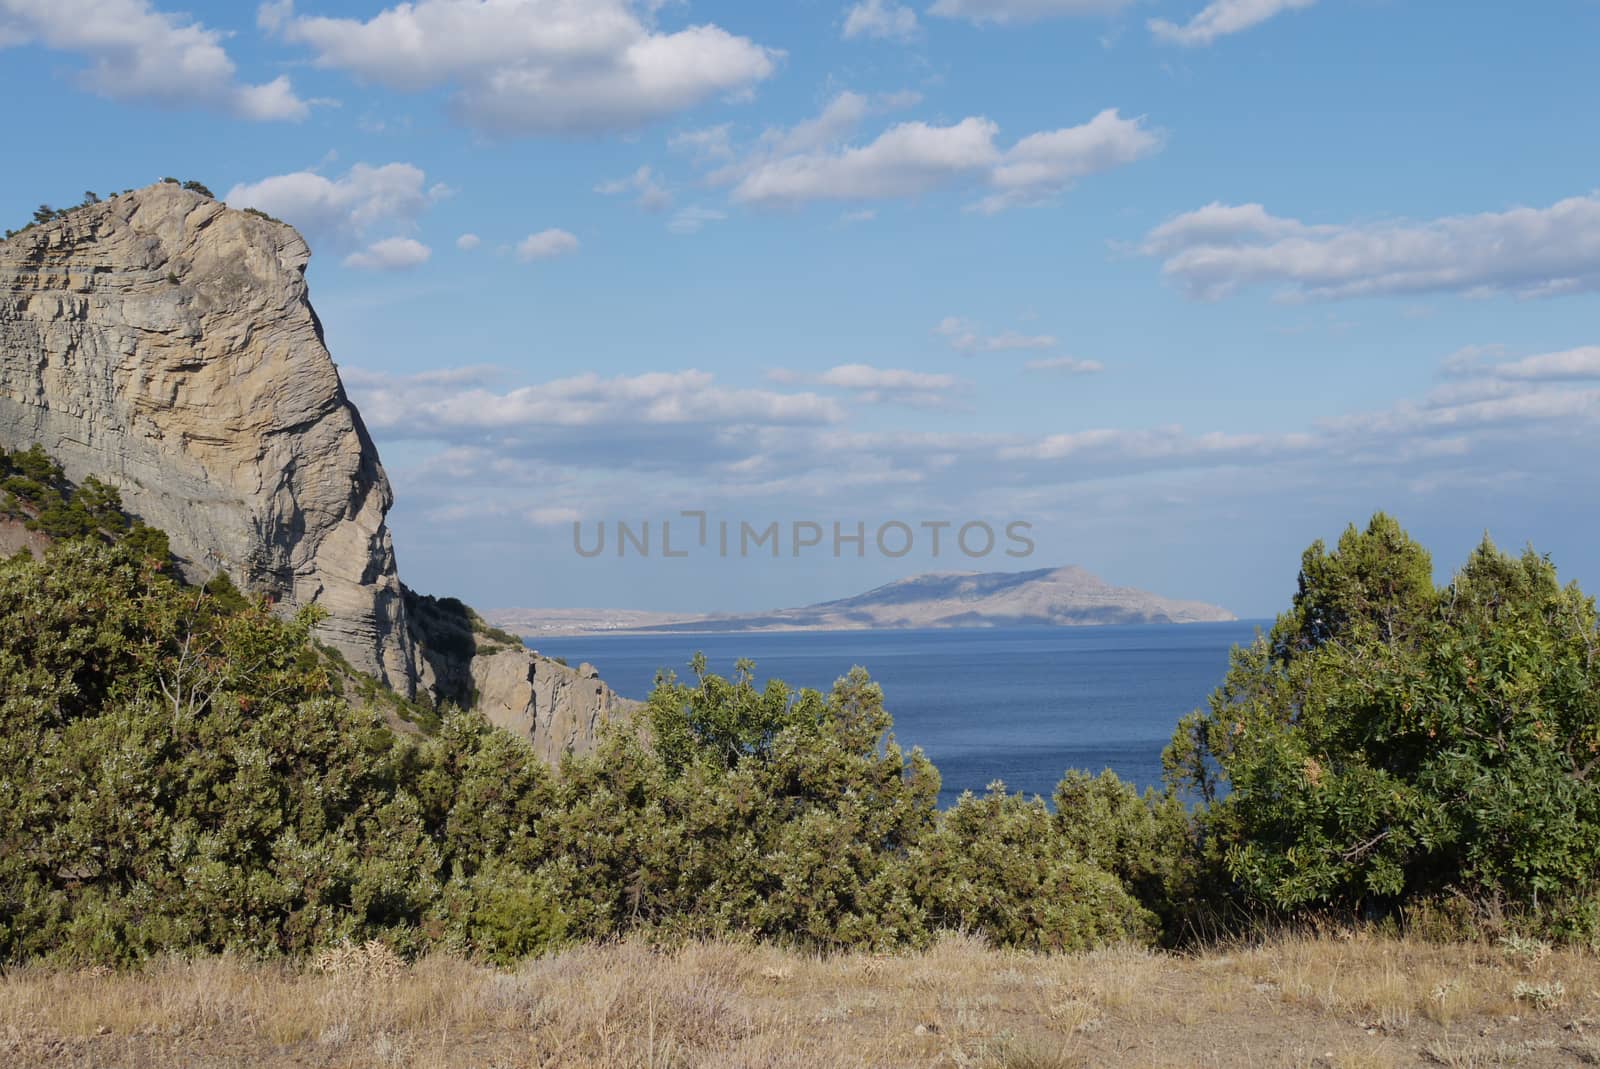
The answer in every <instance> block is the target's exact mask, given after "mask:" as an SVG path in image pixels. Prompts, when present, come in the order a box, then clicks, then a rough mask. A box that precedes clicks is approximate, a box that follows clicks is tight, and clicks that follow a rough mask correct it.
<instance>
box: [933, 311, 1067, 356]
mask: <svg viewBox="0 0 1600 1069" xmlns="http://www.w3.org/2000/svg"><path fill="white" fill-rule="evenodd" d="M933 332H934V333H935V334H938V335H939V336H941V337H943V338H945V339H946V340H948V341H949V343H950V348H952V349H954V350H956V352H958V353H967V354H969V355H970V354H972V353H1001V352H1014V351H1016V350H1019V349H1035V350H1037V349H1054V348H1055V347H1056V344H1057V342H1056V339H1055V338H1054V337H1053V336H1051V335H1049V334H1021V333H1018V332H1017V331H1014V330H1007V331H1002V332H1001V333H999V334H993V335H988V336H985V335H984V334H983V333H982V330H981V329H980V327H979V325H978V324H977V323H974V322H973V321H972V320H970V319H962V318H961V317H960V316H946V317H945V318H944V319H941V320H940V321H939V323H938V325H937V326H935V327H934V328H933Z"/></svg>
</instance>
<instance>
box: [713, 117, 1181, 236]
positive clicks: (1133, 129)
mask: <svg viewBox="0 0 1600 1069" xmlns="http://www.w3.org/2000/svg"><path fill="white" fill-rule="evenodd" d="M868 108H869V102H868V101H867V99H866V98H864V97H861V96H860V95H858V94H853V93H844V94H840V95H839V96H838V97H836V98H835V99H834V100H833V101H832V102H831V103H830V104H829V105H828V107H827V108H826V109H825V110H824V111H823V112H822V114H821V115H820V116H818V117H817V118H816V119H812V120H809V121H807V122H805V123H801V124H799V125H797V126H795V127H792V128H790V129H788V130H783V131H769V132H768V134H767V135H766V136H765V137H764V138H763V140H762V144H761V145H760V146H759V147H758V149H757V151H756V152H754V153H753V154H752V156H751V158H750V159H749V160H747V161H745V162H744V163H743V164H735V165H731V166H729V167H726V168H724V169H722V170H721V171H720V172H718V173H716V174H714V175H713V176H712V179H713V180H714V181H723V182H731V183H732V184H733V194H732V195H733V198H734V199H735V200H739V201H745V202H749V203H760V204H799V203H803V202H806V201H813V200H876V199H884V198H891V197H906V196H915V195H917V194H921V193H928V192H932V191H935V190H941V189H951V188H979V189H982V188H987V189H989V190H990V192H989V194H988V195H987V196H985V197H984V198H983V199H981V200H980V201H979V202H978V203H977V204H975V205H974V206H973V207H974V208H976V209H977V210H980V211H985V212H994V211H999V210H1002V209H1004V208H1006V207H1010V206H1013V205H1017V204H1026V203H1033V202H1038V201H1041V200H1046V199H1049V198H1050V197H1053V196H1056V195H1058V194H1059V193H1061V192H1062V191H1063V190H1064V189H1066V187H1067V186H1068V185H1070V184H1071V182H1072V181H1073V180H1075V179H1077V178H1081V177H1084V176H1086V175H1090V174H1096V173H1100V172H1103V171H1108V170H1111V169H1112V168H1115V167H1118V166H1121V165H1123V164H1127V163H1132V162H1134V161H1136V160H1139V159H1142V158H1144V157H1146V156H1149V155H1151V154H1153V153H1154V152H1156V151H1158V150H1159V148H1160V146H1161V139H1160V136H1159V134H1157V133H1156V132H1153V131H1151V130H1149V129H1148V128H1146V126H1145V125H1144V121H1143V120H1142V119H1124V118H1123V117H1122V116H1121V115H1120V114H1118V112H1117V111H1116V110H1115V109H1108V110H1106V111H1103V112H1101V113H1100V114H1099V115H1097V116H1095V117H1094V118H1093V119H1092V120H1090V121H1089V122H1087V123H1084V124H1083V125H1081V126H1075V127H1070V128H1066V129H1062V130H1052V131H1045V132H1041V133H1036V134H1031V135H1029V136H1027V137H1024V138H1023V139H1022V140H1020V141H1018V142H1017V143H1016V144H1015V145H1013V146H1011V147H1010V148H1009V149H1001V148H1000V147H999V146H998V145H997V144H996V143H995V139H996V137H997V136H998V134H999V127H998V126H997V125H996V124H995V123H993V122H991V121H990V120H988V119H986V118H982V117H980V116H970V117H968V118H965V119H962V120H961V121H959V122H956V123H953V124H950V125H946V126H935V125H930V124H928V123H925V122H905V123H900V124H898V125H896V126H893V127H890V128H889V129H888V130H886V131H884V132H883V133H882V134H880V135H878V137H876V138H875V139H873V140H872V141H870V142H867V143H866V144H864V145H847V144H843V143H842V141H843V139H844V138H845V137H847V136H848V135H849V134H850V133H851V132H852V131H853V130H854V129H855V128H856V127H857V126H858V125H859V123H860V122H861V120H862V118H863V117H864V116H865V115H866V114H867V113H868Z"/></svg>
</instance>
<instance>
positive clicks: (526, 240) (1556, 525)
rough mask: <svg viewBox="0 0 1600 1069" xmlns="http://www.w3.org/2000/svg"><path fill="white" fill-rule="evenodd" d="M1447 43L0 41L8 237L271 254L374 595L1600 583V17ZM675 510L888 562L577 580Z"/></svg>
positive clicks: (1102, 2)
mask: <svg viewBox="0 0 1600 1069" xmlns="http://www.w3.org/2000/svg"><path fill="white" fill-rule="evenodd" d="M1443 10H1444V9H1442V8H1441V7H1440V6H1439V5H1435V4H1420V3H1404V2H1400V0H1215V2H1213V3H1210V4H1209V5H1208V4H1207V3H1205V0H1148V2H1138V0H936V2H935V0H918V2H916V3H913V4H909V5H908V4H901V3H896V2H894V0H881V2H867V3H851V2H849V0H830V2H821V0H816V2H812V0H802V2H795V3H783V4H760V5H757V4H749V3H744V4H734V3H703V2H664V3H663V2H659V0H656V2H648V0H641V2H633V3H630V2H627V0H416V2H414V3H412V4H407V5H399V6H393V7H386V6H384V5H382V4H380V3H353V2H333V0H328V2H317V0H297V2H296V3H294V4H290V3H282V2H279V3H268V4H265V5H262V6H261V7H260V8H251V7H249V6H248V5H232V4H227V5H224V4H191V5H189V6H186V7H177V6H164V5H163V4H158V3H156V2H152V0H51V2H48V3H46V2H42V0H39V2H35V0H0V89H3V90H4V92H5V93H6V94H7V96H8V98H9V99H10V100H11V101H12V102H13V106H12V107H11V108H10V109H8V112H9V113H8V130H7V145H8V147H9V150H8V153H7V161H6V162H7V164H8V165H7V166H5V167H0V204H9V205H10V206H11V207H10V208H9V209H7V211H8V212H9V214H10V216H12V217H13V218H14V219H16V220H17V221H18V222H20V221H22V220H24V219H26V217H27V215H28V213H29V212H30V211H31V209H32V208H33V206H34V205H37V204H39V203H41V202H48V203H53V204H68V203H74V202H76V201H77V200H78V199H79V197H80V196H81V194H82V191H83V189H84V188H85V187H88V188H92V189H95V190H98V191H100V192H105V191H107V190H113V189H124V188H128V187H132V186H137V185H143V184H146V183H148V182H150V181H153V180H155V179H157V178H159V177H161V176H163V175H168V174H171V175H176V176H178V177H180V178H195V179H199V180H201V181H204V182H205V183H206V184H208V185H209V186H210V187H211V188H212V189H214V190H215V191H216V192H217V193H218V195H219V196H223V197H225V198H226V199H227V200H228V201H229V202H230V203H233V204H236V205H238V206H246V205H255V206H259V207H262V208H265V209H266V210H268V211H270V212H272V213H273V214H276V215H279V216H281V217H282V218H284V219H286V220H288V221H289V222H291V223H294V224H295V225H296V226H298V227H299V228H301V230H302V231H303V232H304V233H305V234H306V236H307V237H308V239H309V240H310V241H311V243H312V247H313V250H314V253H315V256H314V259H313V264H312V268H311V282H312V295H313V300H314V302H315V303H316V306H317V309H318V311H319V313H320V315H321V316H322V319H323V321H324V323H325V326H326V328H327V336H328V342H329V346H330V348H331V350H332V351H333V354H334V357H335V359H336V360H337V361H338V363H339V365H340V368H341V371H342V373H343V374H344V376H345V379H346V383H347V385H348V388H349V392H350V394H351V396H352V398H353V399H354V400H355V401H356V403H357V404H358V405H359V406H360V407H361V409H362V411H363V413H364V414H365V416H366V418H367V422H368V424H369V426H370V427H371V429H372V432H373V436H374V438H375V439H376V441H377V443H378V445H379V448H380V450H381V452H382V455H383V457H384V461H385V465H386V467H387V469H388V472H389V475H390V478H391V480H392V481H393V483H394V485H395V491H396V496H397V499H398V503H397V505H396V507H395V510H394V512H393V513H392V514H391V522H392V526H393V528H394V535H395V542H396V549H397V552H398V554H399V560H400V565H401V571H402V574H403V575H404V576H405V577H406V579H407V581H408V582H409V583H410V584H411V585H413V586H415V587H417V588H419V589H422V590H424V591H432V592H439V593H456V594H459V595H461V596H464V597H466V598H467V599H468V600H471V601H473V602H475V603H477V604H479V605H481V606H484V607H496V606H509V605H523V606H539V605H544V606H552V607H556V606H563V607H574V606H615V607H633V608H657V609H679V610H708V609H730V610H755V609H760V608H767V607H773V606H778V605H786V604H794V603H801V602H809V601H815V600H819V599H822V598H825V597H835V596H844V595H847V594H850V593H853V592H855V591H857V590H860V589H863V588H865V587H866V586H870V585H874V584H876V583H879V582H884V581H888V580H891V579H894V578H899V577H901V576H903V575H907V574H911V573H913V572H916V571H922V570H933V569H938V570H957V569H982V570H990V569H1007V570H1011V569H1015V568H1020V567H1044V566H1053V565H1057V564H1066V563H1077V564H1081V565H1083V566H1085V567H1087V568H1089V569H1091V570H1093V571H1095V572H1098V573H1100V574H1101V575H1103V576H1105V577H1106V578H1108V579H1110V580H1112V581H1115V582H1120V583H1127V584H1130V585H1139V586H1145V587H1147V588H1150V589H1154V590H1157V591H1159V592H1161V593H1165V594H1169V595H1173V596H1181V597H1192V598H1199V599H1204V600H1209V601H1215V602H1219V603H1221V604H1224V605H1227V606H1228V607H1230V608H1232V609H1234V610H1235V611H1236V612H1239V613H1241V614H1244V615H1266V614H1270V613H1272V612H1275V611H1277V610H1278V609H1280V608H1281V607H1283V605H1285V604H1286V602H1287V599H1288V596H1289V595H1290V593H1291V592H1292V590H1293V583H1294V574H1295V569H1296V565H1297V560H1298V554H1299V552H1300V551H1301V550H1302V549H1303V548H1304V547H1305V545H1306V544H1308V543H1309V542H1310V541H1311V540H1312V539H1314V538H1317V537H1326V538H1330V539H1331V538H1332V537H1335V536H1336V535H1337V534H1338V532H1339V530H1340V529H1341V528H1342V527H1343V526H1344V524H1346V523H1347V522H1350V521H1363V520H1364V519H1365V518H1366V516H1368V515H1369V514H1370V513H1371V512H1372V511H1374V510H1376V509H1384V510H1387V511H1390V512H1392V513H1394V514H1395V515H1397V516H1398V517H1399V518H1400V519H1401V521H1402V523H1404V524H1406V525H1407V527H1408V528H1409V529H1410V530H1411V531H1412V532H1413V534H1415V535H1416V536H1418V537H1419V538H1421V539H1422V540H1423V541H1424V542H1425V543H1427V544H1428V545H1429V546H1430V547H1431V548H1432V549H1433V550H1434V551H1435V557H1436V561H1437V562H1438V564H1439V566H1440V571H1441V575H1442V576H1443V575H1447V574H1448V570H1449V568H1451V567H1453V566H1454V565H1455V564H1457V563H1459V561H1460V560H1461V559H1462V557H1463V556H1464V554H1465V553H1466V551H1467V550H1468V549H1469V548H1470V547H1471V545H1472V544H1473V543H1474V542H1475V541H1476V540H1477V539H1478V538H1479V537H1481V535H1482V534H1483V532H1484V531H1486V530H1487V531H1489V532H1490V533H1491V534H1492V535H1493V536H1494V537H1495V539H1496V540H1497V541H1499V542H1501V543H1502V544H1504V545H1508V546H1513V547H1520V546H1521V545H1523V544H1525V543H1528V542H1532V543H1533V544H1534V545H1535V546H1536V547H1537V548H1539V549H1540V550H1543V551H1546V552H1549V553H1551V554H1552V555H1553V556H1554V557H1555V560H1556V562H1557V564H1558V565H1560V566H1561V567H1562V570H1563V572H1564V574H1566V575H1567V576H1569V577H1571V578H1576V579H1578V580H1579V581H1580V582H1582V583H1584V584H1585V586H1586V587H1587V588H1590V589H1600V548H1597V545H1596V543H1595V540H1594V539H1593V538H1592V537H1590V534H1589V532H1590V531H1591V530H1592V529H1593V528H1594V526H1595V521H1596V519H1597V518H1600V517H1597V513H1600V508H1597V507H1596V503H1595V494H1594V493H1593V489H1594V486H1595V478H1594V476H1593V474H1592V472H1593V466H1594V462H1593V457H1594V456H1595V455H1596V450H1595V447H1596V445H1597V444H1600V441H1597V439H1600V434H1597V416H1600V327H1597V326H1596V324H1597V322H1600V318H1597V315H1596V312H1597V310H1600V309H1597V298H1596V294H1597V291H1600V185H1597V175H1600V138H1596V137H1595V136H1593V131H1594V115H1595V112H1596V104H1597V103H1600V101H1597V97H1600V93H1597V86H1600V82H1597V80H1596V79H1595V77H1594V72H1593V59H1594V52H1593V47H1594V46H1593V42H1594V41H1595V40H1597V39H1600V3H1596V2H1594V0H1565V2H1549V3H1542V4H1539V5H1518V6H1513V5H1506V4H1499V3H1494V4H1491V3H1461V4H1454V5H1450V6H1449V9H1448V17H1444V15H1443ZM10 225H15V224H10ZM681 510H703V511H705V512H707V513H708V515H709V517H710V518H711V519H713V520H718V519H721V520H727V521H729V522H731V523H733V524H734V525H735V529H737V525H738V524H739V523H740V522H747V523H750V524H752V525H753V526H755V527H756V528H758V529H760V528H764V527H765V526H766V525H767V524H769V523H772V522H778V523H779V524H780V525H782V530H783V532H784V537H785V538H786V539H787V538H788V537H789V535H790V533H791V532H792V531H793V527H792V525H793V524H794V523H796V522H802V523H804V522H816V523H819V524H821V525H822V526H823V528H824V529H825V530H826V529H827V528H828V527H829V526H831V524H833V523H835V522H839V523H842V524H843V525H844V530H845V531H846V532H849V531H853V530H854V528H855V525H856V524H857V523H861V524H864V525H865V527H866V529H867V531H868V532H869V546H868V551H867V552H866V553H865V554H864V555H862V556H860V557H858V556H856V555H855V554H854V550H853V549H852V548H851V547H850V546H849V545H848V544H846V545H845V547H844V550H845V553H844V556H843V557H842V558H835V557H834V556H833V555H832V553H831V552H827V551H826V550H827V548H828V547H827V546H826V544H825V545H824V547H823V549H824V551H822V552H816V551H808V552H803V553H802V554H801V555H800V556H799V557H796V556H795V555H794V554H793V553H792V552H791V551H790V545H789V544H788V543H787V542H786V543H785V544H784V546H783V547H782V551H781V555H780V557H779V559H777V560H773V559H772V558H771V557H770V556H768V555H766V554H765V552H764V551H758V552H757V553H755V554H753V555H751V556H749V557H745V558H742V559H741V558H740V557H739V556H738V555H737V554H734V555H733V556H731V557H729V558H723V557H720V556H718V555H717V554H716V553H714V552H705V551H701V552H691V553H690V554H689V556H687V557H684V558H673V559H665V558H663V557H661V556H660V553H659V541H658V542H657V544H656V545H655V546H653V547H652V548H653V549H654V550H655V552H654V553H653V554H652V555H651V556H650V557H646V558H641V557H640V556H639V555H637V554H633V555H630V556H629V557H626V558H623V559H620V560H619V559H618V558H617V557H616V555H615V554H614V553H609V552H608V553H607V554H604V555H602V556H600V557H596V558H594V559H586V558H583V557H580V556H579V555H578V554H577V553H575V552H574V547H573V526H572V525H573V522H574V521H578V522H580V523H582V524H584V525H585V528H584V529H585V530H586V531H587V532H589V533H588V534H587V535H586V536H585V537H586V538H587V539H590V540H591V541H592V538H593V531H594V530H595V529H596V526H597V525H600V524H605V525H608V526H610V527H611V528H612V532H613V534H614V524H615V523H616V522H617V521H619V520H625V521H631V522H632V523H633V524H634V525H635V526H636V527H637V526H638V525H639V524H641V523H642V522H644V521H650V522H651V523H652V525H653V526H654V527H655V529H656V531H657V535H656V537H657V539H659V524H660V522H661V521H663V520H671V519H674V518H675V517H678V514H679V512H680V511H681ZM896 521H898V522H901V523H905V524H907V525H908V526H909V527H911V528H912V529H913V532H914V533H915V534H916V535H917V536H918V537H917V538H916V539H915V541H914V543H913V550H912V552H911V553H909V554H907V555H905V556H902V557H894V558H890V557H886V556H884V555H883V554H881V553H879V552H876V547H873V546H871V544H870V538H871V533H872V532H875V531H876V530H877V529H879V528H880V527H882V525H884V524H886V523H891V522H896ZM1013 521H1024V522H1027V523H1029V524H1031V529H1030V534H1031V537H1032V539H1033V541H1034V543H1035V550H1034V552H1033V554H1032V556H1030V557H1028V558H1026V559H1023V560H1011V559H1006V558H1004V557H1003V556H1002V555H1000V554H991V555H990V556H988V557H983V558H968V557H966V556H964V555H962V554H960V553H958V552H956V553H953V552H951V549H950V545H949V540H948V539H946V542H945V545H944V546H943V552H942V553H941V554H940V555H939V556H938V557H935V556H934V555H933V554H932V553H931V552H930V546H929V540H928V537H927V534H928V531H929V529H928V528H924V527H923V526H922V525H923V524H925V523H942V522H950V523H953V524H955V525H956V526H960V525H961V524H964V523H969V522H985V523H989V524H990V525H991V526H993V527H994V528H995V529H996V530H998V529H1000V528H1001V527H1003V526H1004V525H1005V524H1006V523H1008V522H1013ZM693 522H694V521H691V520H684V519H682V518H679V519H678V520H677V523H678V525H679V526H678V528H677V529H676V531H675V538H681V537H682V534H683V531H684V530H685V529H686V528H687V527H688V526H689V525H691V524H692V523H693ZM890 544H891V545H896V544H897V543H896V542H895V539H893V538H891V539H890Z"/></svg>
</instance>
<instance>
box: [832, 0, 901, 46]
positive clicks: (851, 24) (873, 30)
mask: <svg viewBox="0 0 1600 1069" xmlns="http://www.w3.org/2000/svg"><path fill="white" fill-rule="evenodd" d="M916 35H917V13H916V12H915V11H913V10H911V9H910V8H909V7H906V6H905V5H904V4H896V3H894V2H893V0H863V2H862V3H859V4H856V5H855V6H854V7H852V8H851V9H850V10H849V11H847V12H846V13H845V16H844V37H845V40H847V41H851V40H855V39H856V38H860V37H876V38H878V39H879V40H887V41H909V40H911V39H912V38H914V37H916Z"/></svg>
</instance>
